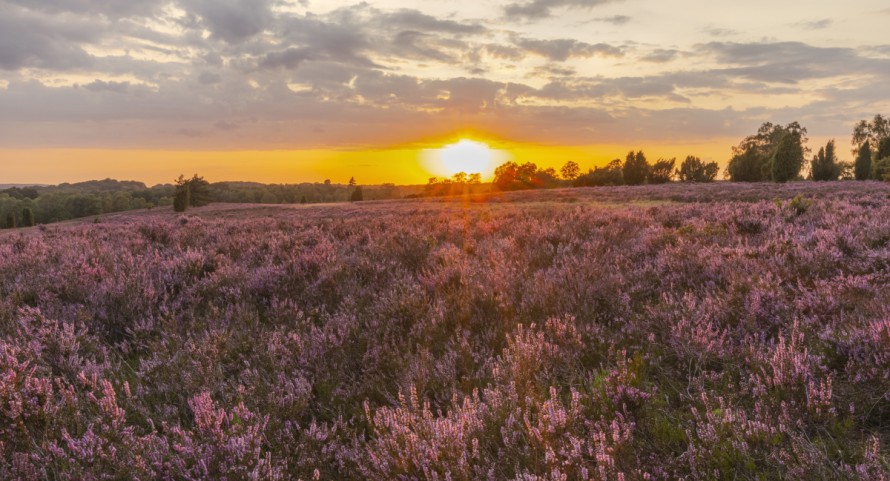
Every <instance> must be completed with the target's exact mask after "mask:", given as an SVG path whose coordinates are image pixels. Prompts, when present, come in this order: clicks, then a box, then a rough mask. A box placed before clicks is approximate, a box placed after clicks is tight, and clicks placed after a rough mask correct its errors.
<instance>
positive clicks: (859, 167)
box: [855, 140, 871, 180]
mask: <svg viewBox="0 0 890 481" xmlns="http://www.w3.org/2000/svg"><path fill="white" fill-rule="evenodd" d="M855 175H856V180H868V179H870V178H871V145H870V144H869V142H868V141H867V140H866V141H865V142H864V143H863V144H862V146H861V147H859V154H858V155H857V156H856V165H855Z"/></svg>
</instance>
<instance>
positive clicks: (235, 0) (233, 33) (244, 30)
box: [180, 0, 274, 43]
mask: <svg viewBox="0 0 890 481" xmlns="http://www.w3.org/2000/svg"><path fill="white" fill-rule="evenodd" d="M180 2H181V4H182V6H183V7H185V8H186V9H187V10H188V11H189V12H192V13H195V14H197V15H199V16H200V17H201V18H202V20H203V24H204V25H205V26H206V27H207V29H208V30H210V32H211V33H212V35H213V36H214V37H216V38H220V39H222V40H224V41H226V42H228V43H239V42H243V41H244V40H247V39H248V38H250V37H253V36H254V35H256V34H258V33H260V32H262V31H263V30H264V29H265V28H266V27H268V26H269V25H270V24H271V23H272V20H273V19H274V16H273V14H272V10H271V8H272V5H273V2H272V0H180Z"/></svg>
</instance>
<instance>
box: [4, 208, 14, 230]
mask: <svg viewBox="0 0 890 481" xmlns="http://www.w3.org/2000/svg"><path fill="white" fill-rule="evenodd" d="M6 228H7V229H15V228H16V222H15V214H13V213H12V212H10V213H8V214H6Z"/></svg>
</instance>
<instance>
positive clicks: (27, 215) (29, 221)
mask: <svg viewBox="0 0 890 481" xmlns="http://www.w3.org/2000/svg"><path fill="white" fill-rule="evenodd" d="M35 224H36V223H35V222H34V211H33V210H31V208H30V207H25V208H24V209H22V227H34V225H35Z"/></svg>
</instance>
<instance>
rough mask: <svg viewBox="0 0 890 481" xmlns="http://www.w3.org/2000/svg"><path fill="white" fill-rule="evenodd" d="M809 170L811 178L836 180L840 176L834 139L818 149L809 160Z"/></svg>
mask: <svg viewBox="0 0 890 481" xmlns="http://www.w3.org/2000/svg"><path fill="white" fill-rule="evenodd" d="M810 170H811V175H812V177H813V180H815V181H828V180H838V179H839V178H840V176H841V168H840V165H839V164H838V161H837V155H835V153H834V140H830V141H829V142H828V144H827V145H826V146H825V147H822V148H820V149H819V153H818V154H816V155H815V156H814V157H813V160H812V161H811V162H810Z"/></svg>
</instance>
